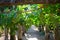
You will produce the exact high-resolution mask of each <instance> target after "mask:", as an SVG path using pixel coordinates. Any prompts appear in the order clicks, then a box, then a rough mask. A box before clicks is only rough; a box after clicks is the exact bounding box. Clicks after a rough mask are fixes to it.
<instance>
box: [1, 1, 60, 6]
mask: <svg viewBox="0 0 60 40" xmlns="http://www.w3.org/2000/svg"><path fill="white" fill-rule="evenodd" d="M56 3H60V0H13V1H11V0H10V1H4V0H2V1H0V6H11V5H20V4H56Z"/></svg>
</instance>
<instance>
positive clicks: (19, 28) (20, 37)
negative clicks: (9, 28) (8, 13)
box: [18, 24, 22, 40]
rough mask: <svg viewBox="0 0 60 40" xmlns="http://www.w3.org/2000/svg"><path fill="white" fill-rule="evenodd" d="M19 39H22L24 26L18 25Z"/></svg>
mask: <svg viewBox="0 0 60 40" xmlns="http://www.w3.org/2000/svg"><path fill="white" fill-rule="evenodd" d="M18 40H22V26H21V25H20V24H19V25H18Z"/></svg>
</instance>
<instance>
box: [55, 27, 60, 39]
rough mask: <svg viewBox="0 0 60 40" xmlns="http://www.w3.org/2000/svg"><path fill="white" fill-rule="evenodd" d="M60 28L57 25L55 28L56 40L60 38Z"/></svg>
mask: <svg viewBox="0 0 60 40" xmlns="http://www.w3.org/2000/svg"><path fill="white" fill-rule="evenodd" d="M58 30H59V29H58V27H56V29H55V31H54V32H55V40H60V37H59V31H58Z"/></svg>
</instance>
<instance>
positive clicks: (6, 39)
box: [5, 27, 8, 40]
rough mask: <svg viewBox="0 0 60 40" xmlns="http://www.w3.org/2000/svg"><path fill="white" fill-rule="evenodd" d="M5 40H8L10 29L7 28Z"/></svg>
mask: <svg viewBox="0 0 60 40" xmlns="http://www.w3.org/2000/svg"><path fill="white" fill-rule="evenodd" d="M5 40H8V28H6V27H5Z"/></svg>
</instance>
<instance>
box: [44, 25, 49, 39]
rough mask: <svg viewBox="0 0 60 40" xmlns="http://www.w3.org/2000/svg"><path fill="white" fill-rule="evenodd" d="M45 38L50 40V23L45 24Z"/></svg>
mask: <svg viewBox="0 0 60 40" xmlns="http://www.w3.org/2000/svg"><path fill="white" fill-rule="evenodd" d="M45 29H46V30H45V40H49V29H48V25H45Z"/></svg>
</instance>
